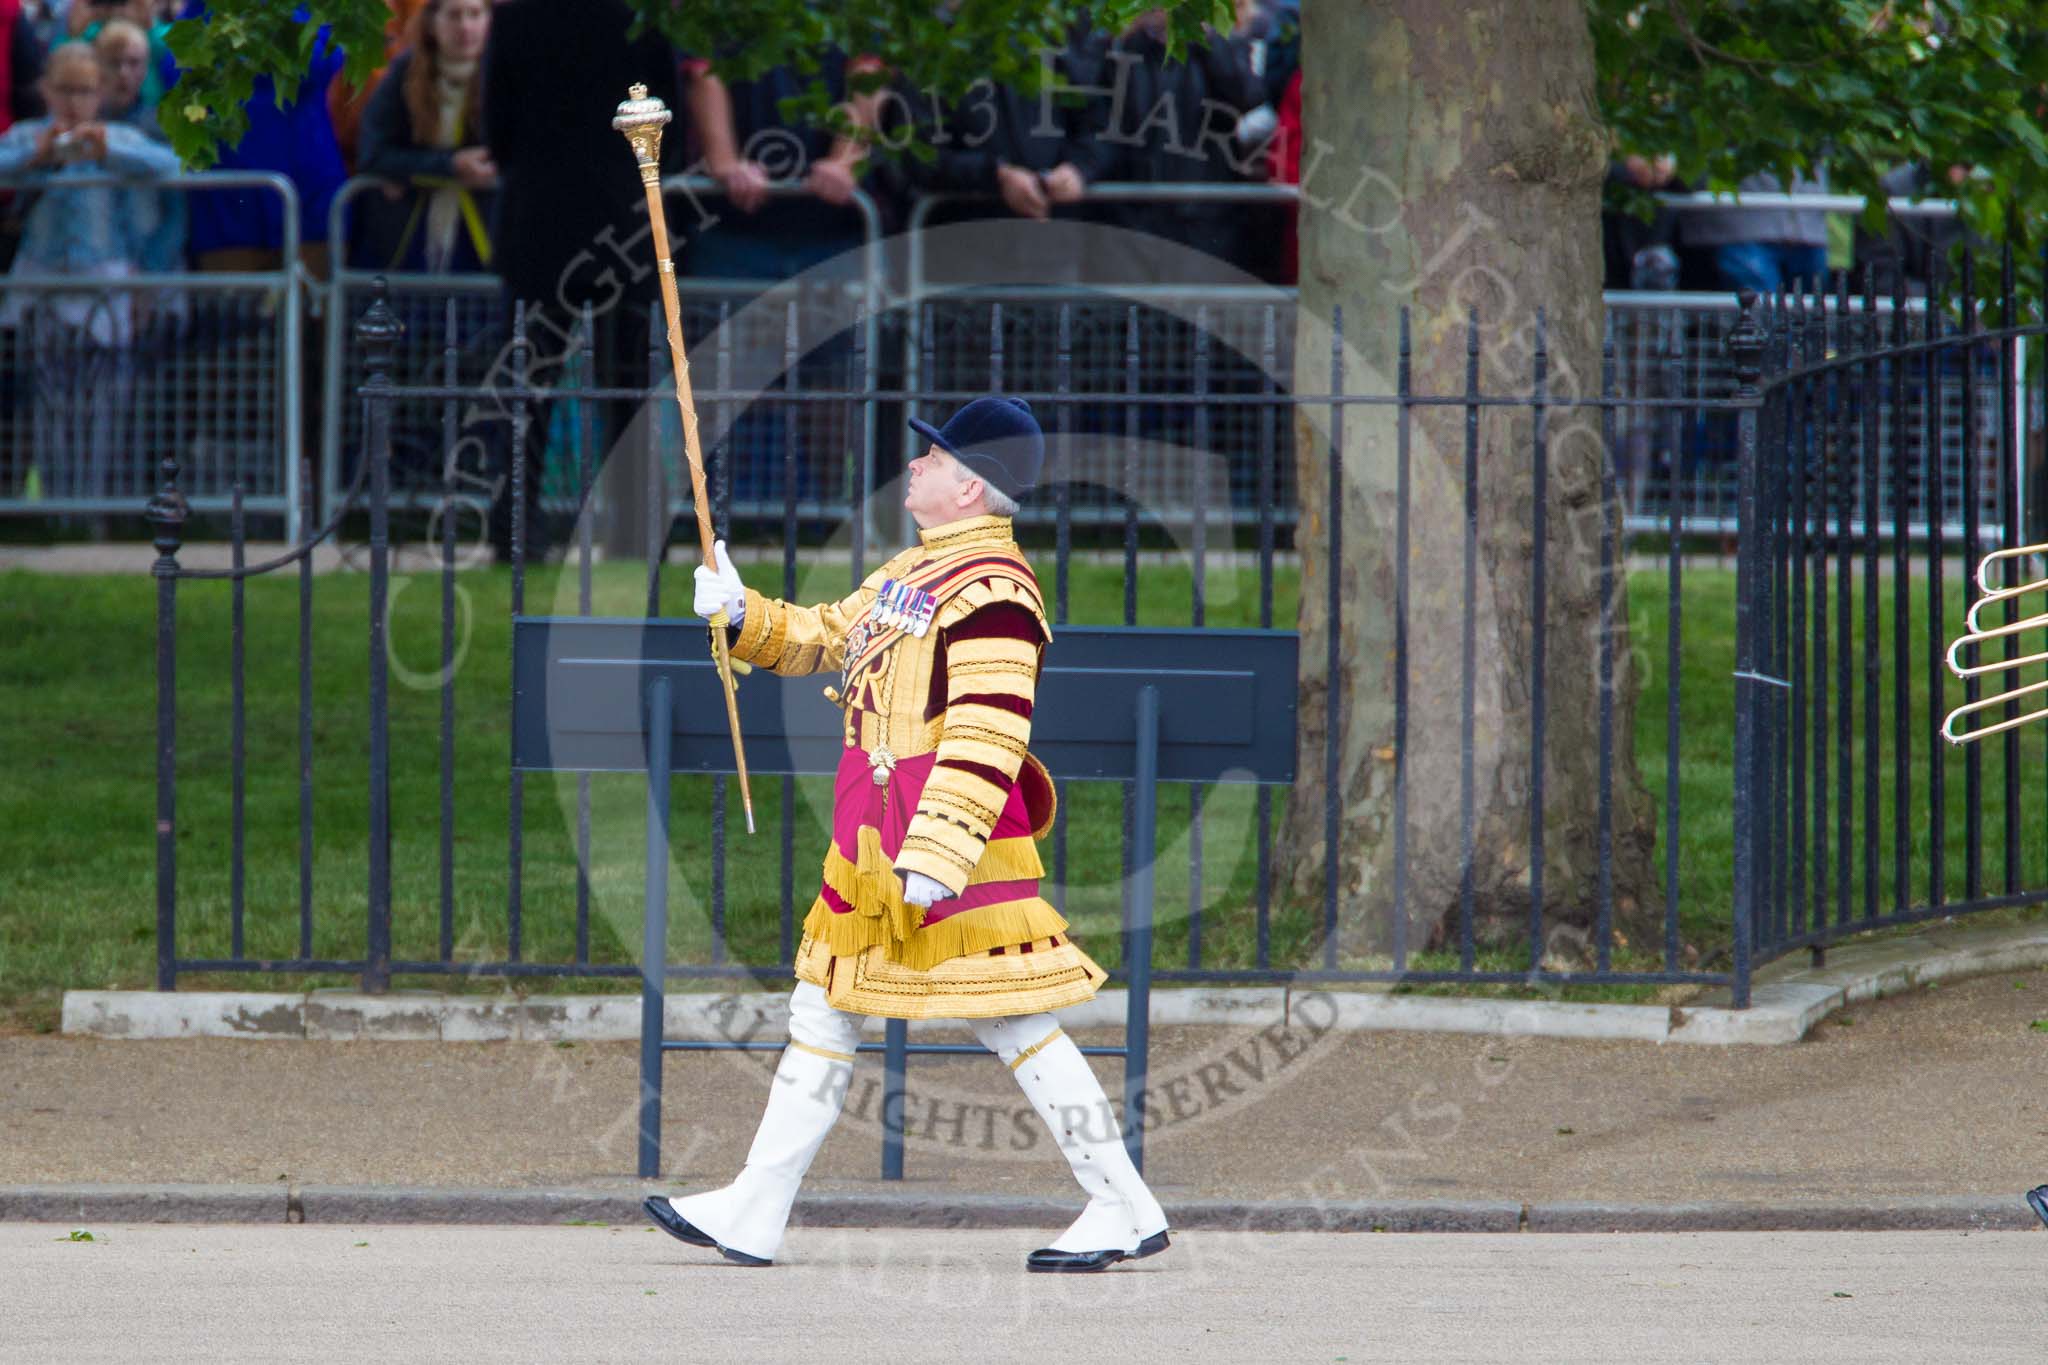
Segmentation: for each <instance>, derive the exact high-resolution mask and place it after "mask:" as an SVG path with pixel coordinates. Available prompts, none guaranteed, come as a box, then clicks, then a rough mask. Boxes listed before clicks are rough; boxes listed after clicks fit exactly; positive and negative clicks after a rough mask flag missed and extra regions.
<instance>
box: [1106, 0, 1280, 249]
mask: <svg viewBox="0 0 2048 1365" xmlns="http://www.w3.org/2000/svg"><path fill="white" fill-rule="evenodd" d="M1164 24H1165V18H1164V13H1163V11H1158V10H1154V11H1152V12H1151V13H1149V14H1147V15H1146V16H1144V17H1143V18H1141V19H1139V20H1138V22H1137V23H1135V24H1133V25H1132V26H1131V27H1130V29H1128V30H1127V31H1126V32H1125V33H1124V34H1123V36H1121V37H1120V38H1118V39H1117V41H1116V43H1115V45H1114V46H1113V47H1112V48H1111V49H1110V52H1109V55H1108V60H1107V62H1106V65H1105V69H1104V72H1103V75H1104V80H1105V83H1107V84H1108V85H1109V86H1110V87H1111V89H1112V91H1113V94H1112V97H1111V101H1110V119H1109V127H1108V129H1107V131H1106V133H1105V134H1104V137H1105V140H1106V141H1107V142H1108V143H1109V144H1110V145H1111V146H1113V147H1115V148H1117V149H1118V151H1119V152H1120V160H1119V162H1118V164H1117V165H1116V167H1115V168H1114V173H1113V174H1114V178H1115V179H1118V180H1132V181H1138V182H1141V183H1144V184H1153V185H1158V184H1245V183H1263V182H1264V180H1265V173H1266V165H1265V160H1264V157H1263V155H1262V154H1261V150H1260V149H1259V148H1255V147H1254V148H1242V147H1239V146H1238V145H1237V143H1236V141H1235V139H1234V137H1233V134H1234V133H1235V131H1236V128H1237V122H1238V120H1239V119H1240V118H1241V117H1243V115H1244V114H1246V113H1247V112H1249V111H1250V110H1252V109H1255V108H1257V107H1258V106H1259V105H1260V104H1261V103H1263V102H1264V99H1265V87H1264V84H1263V82H1262V81H1261V80H1260V78H1259V76H1258V74H1257V73H1256V72H1255V71H1254V70H1253V66H1252V53H1251V45H1250V43H1248V42H1247V41H1246V40H1245V39H1244V38H1242V37H1239V36H1236V35H1233V34H1224V33H1211V34H1209V35H1208V36H1207V37H1206V38H1205V39H1204V40H1203V41H1202V42H1201V43H1199V44H1196V45H1195V46H1193V47H1190V48H1189V49H1187V50H1186V51H1185V52H1184V53H1183V54H1182V55H1181V56H1180V57H1178V58H1176V59H1173V60H1168V58H1167V54H1166V41H1165V36H1164ZM1105 207H1106V209H1107V221H1110V222H1113V223H1116V224H1117V225H1119V226H1121V227H1125V228H1129V229H1130V230H1132V231H1134V232H1142V233H1145V234H1147V235H1149V236H1153V237H1160V238H1164V239H1165V240H1167V241H1170V242H1177V243H1179V244H1180V245H1182V246H1186V247H1191V248H1193V249H1194V250H1196V251H1199V252H1202V253H1203V254H1204V255H1207V256H1210V257H1213V258H1215V259H1217V260H1219V261H1223V262H1227V263H1229V264H1231V265H1234V266H1238V267H1240V268H1244V269H1248V270H1249V269H1252V268H1254V266H1255V265H1256V262H1255V261H1254V260H1253V258H1252V253H1251V250H1250V244H1249V243H1248V242H1247V240H1246V230H1245V229H1246V224H1247V223H1248V222H1250V221H1251V220H1252V215H1251V214H1250V213H1249V211H1248V206H1247V205H1246V204H1244V203H1207V204H1204V203H1153V204H1136V203H1134V204H1123V205H1116V206H1105ZM1131 266H1132V269H1133V271H1134V274H1133V276H1132V278H1133V279H1134V280H1139V281H1146V282H1158V283H1167V282H1171V281H1169V280H1167V279H1165V278H1163V276H1162V272H1164V271H1167V270H1168V269H1169V268H1168V267H1166V266H1165V265H1163V264H1162V263H1161V261H1160V258H1159V257H1158V256H1157V255H1156V254H1153V253H1142V254H1141V257H1140V258H1139V259H1135V260H1133V261H1132V262H1131Z"/></svg>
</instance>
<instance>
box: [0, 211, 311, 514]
mask: <svg viewBox="0 0 2048 1365" xmlns="http://www.w3.org/2000/svg"><path fill="white" fill-rule="evenodd" d="M49 183H50V182H49V181H48V180H47V179H46V178H45V177H40V176H33V175H22V176H12V177H6V178H0V188H5V189H9V190H13V191H16V192H18V193H22V194H24V195H27V194H33V193H34V192H35V191H36V190H38V189H40V188H44V187H47V186H48V185H49ZM63 187H64V188H65V189H66V190H70V189H78V188H93V187H109V188H120V189H127V190H137V189H141V190H147V191H154V192H156V193H159V194H165V195H178V196H181V197H182V196H187V195H189V194H191V193H192V192H194V191H219V190H234V189H249V190H259V191H263V192H265V193H268V194H274V195H276V196H277V197H278V200H279V202H280V205H281V219H282V237H281V242H280V247H279V263H278V266H277V268H275V269H273V270H257V271H212V272H208V271H185V270H176V271H156V272H137V273H133V274H126V275H112V276H79V275H53V274H34V273H26V272H17V273H13V274H9V275H7V276H6V277H5V279H4V281H0V297H4V306H0V375H4V376H5V383H4V386H0V515H16V516H21V515H27V516H46V515H74V514H84V515H95V514H101V515H103V514H108V513H120V514H132V513H134V512H135V511H136V510H137V509H138V508H140V507H141V506H142V504H143V502H144V501H145V500H147V499H148V497H149V495H150V494H151V493H152V492H153V491H154V490H155V488H156V484H157V468H158V465H159V464H160V462H161V461H162V460H163V459H165V458H166V457H171V456H175V457H176V459H177V460H178V463H179V465H180V467H181V469H182V470H183V478H184V480H185V483H184V487H185V489H186V497H187V501H188V503H189V505H190V506H191V507H192V508H194V509H195V510H200V511H225V510H227V509H228V507H229V505H230V503H231V502H232V500H233V497H234V492H235V489H236V488H237V486H239V487H240V489H241V491H242V494H243V506H244V507H245V509H247V510H249V511H254V512H268V513H281V514H283V515H284V517H285V519H286V523H287V529H288V534H289V535H290V536H291V537H293V538H294V539H296V538H297V537H298V535H299V533H300V530H301V528H302V527H303V525H304V524H305V522H306V519H307V518H308V517H310V515H311V507H310V504H309V497H310V493H311V485H310V481H309V479H308V478H307V472H306V471H305V469H304V468H303V461H302V452H301V449H300V437H299V430H300V409H301V404H302V402H303V399H304V388H303V385H302V380H301V377H300V361H301V345H302V336H303V333H302V329H301V325H300V306H301V301H300V297H299V290H298V284H299V282H300V278H301V276H300V271H299V266H298V254H299V236H300V233H299V199H298V191H297V190H296V189H294V188H293V186H292V183H291V181H289V180H287V179H286V178H285V177H283V176H281V175H275V174H270V173H267V172H255V171H207V172H204V173H200V174H195V175H172V176H161V177H156V176H148V177H142V176H117V175H111V174H109V175H89V176H88V175H81V176H66V177H65V179H64V182H63ZM177 207H178V209H179V210H180V211H182V209H183V207H184V205H183V203H182V198H181V202H180V203H179V205H178V206H177ZM30 211H31V212H33V209H31V210H30ZM177 248H178V250H179V252H180V255H182V251H183V243H182V241H180V242H179V243H178V244H177Z"/></svg>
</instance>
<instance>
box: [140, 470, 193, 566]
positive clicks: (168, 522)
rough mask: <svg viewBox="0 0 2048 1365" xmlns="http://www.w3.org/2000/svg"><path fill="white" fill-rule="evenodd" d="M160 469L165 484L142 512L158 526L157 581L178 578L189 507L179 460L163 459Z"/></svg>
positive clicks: (156, 538) (159, 486) (162, 484)
mask: <svg viewBox="0 0 2048 1365" xmlns="http://www.w3.org/2000/svg"><path fill="white" fill-rule="evenodd" d="M159 467H160V468H161V469H162V470H163V482H162V483H161V484H159V485H158V486H157V490H156V496H155V497H153V498H151V499H150V500H149V505H148V506H146V507H144V508H143V509H142V515H143V517H144V518H145V519H147V520H148V521H149V523H150V524H151V525H153V526H155V527H156V537H155V545H156V553H157V560H156V563H155V564H154V565H152V566H151V567H150V572H151V573H152V574H154V575H155V576H156V577H158V578H175V577H176V576H177V573H178V547H179V546H181V545H183V544H184V543H185V516H186V512H187V507H186V503H185V495H184V494H183V493H182V492H180V491H179V489H178V457H177V456H175V455H166V456H164V458H163V462H162V464H161V465H160V466H159Z"/></svg>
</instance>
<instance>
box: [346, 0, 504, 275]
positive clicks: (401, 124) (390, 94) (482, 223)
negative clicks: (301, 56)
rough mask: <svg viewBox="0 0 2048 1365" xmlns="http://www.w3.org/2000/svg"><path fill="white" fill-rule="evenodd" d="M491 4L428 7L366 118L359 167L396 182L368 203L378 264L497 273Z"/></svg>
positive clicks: (369, 244)
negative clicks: (486, 106) (488, 53)
mask: <svg viewBox="0 0 2048 1365" xmlns="http://www.w3.org/2000/svg"><path fill="white" fill-rule="evenodd" d="M490 21H491V7H490V5H489V4H488V3H487V2H486V0H428V3H427V4H426V5H425V7H423V8H422V9H420V10H419V11H418V12H417V13H416V14H414V16H413V18H412V22H411V23H410V24H408V25H407V27H406V41H407V44H408V46H407V50H406V51H404V52H402V53H400V54H399V55H398V56H397V57H396V58H395V59H393V61H392V63H391V65H390V66H389V67H387V68H385V71H384V75H383V77H382V79H380V80H379V81H378V82H377V89H376V92H375V93H374V94H372V95H371V96H370V102H369V105H368V106H367V107H366V108H365V109H364V111H363V118H362V123H361V125H360V130H359V139H360V142H359V146H360V155H359V158H358V160H359V165H358V169H359V170H360V171H361V173H362V174H364V175H374V176H379V177H381V178H383V179H385V180H387V181H389V182H390V183H391V189H390V190H389V191H388V192H387V193H386V194H383V195H373V196H368V197H366V198H364V199H362V200H360V201H359V202H360V204H361V205H362V213H361V215H360V218H361V222H360V224H359V231H360V239H359V242H358V243H357V250H358V252H359V254H360V257H361V258H362V259H364V260H367V261H368V262H369V263H370V264H371V265H373V266H375V267H378V268H382V269H389V270H425V271H428V272H431V273H434V274H442V273H445V272H449V271H462V272H468V271H474V270H481V269H484V268H486V267H488V266H489V264H490V259H491V243H490V237H489V235H488V233H489V227H488V224H489V222H490V215H491V211H492V207H493V201H494V199H495V195H494V193H493V192H494V191H495V190H496V189H497V185H498V168H497V166H496V164H495V163H494V162H492V160H491V153H490V149H489V148H487V147H485V146H484V145H483V116H482V115H483V111H482V105H483V79H482V72H481V64H482V57H483V52H484V45H485V42H486V39H487V38H488V35H489V33H490Z"/></svg>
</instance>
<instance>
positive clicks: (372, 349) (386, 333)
mask: <svg viewBox="0 0 2048 1365" xmlns="http://www.w3.org/2000/svg"><path fill="white" fill-rule="evenodd" d="M370 293H371V297H370V306H369V307H368V308H366V309H364V310H363V315H362V316H361V317H359V318H357V319H356V325H355V339H356V345H358V346H361V347H362V348H363V349H364V350H366V351H368V352H369V359H370V368H371V369H372V370H388V369H390V368H391V355H392V352H393V351H394V350H396V349H397V347H398V343H399V341H400V340H401V339H403V338H404V336H405V324H404V323H403V322H401V321H400V320H399V317H398V314H396V313H394V312H392V311H391V285H390V282H389V281H387V280H386V279H385V278H384V277H383V276H382V275H379V276H378V277H377V278H376V279H374V280H372V281H371V282H370Z"/></svg>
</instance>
